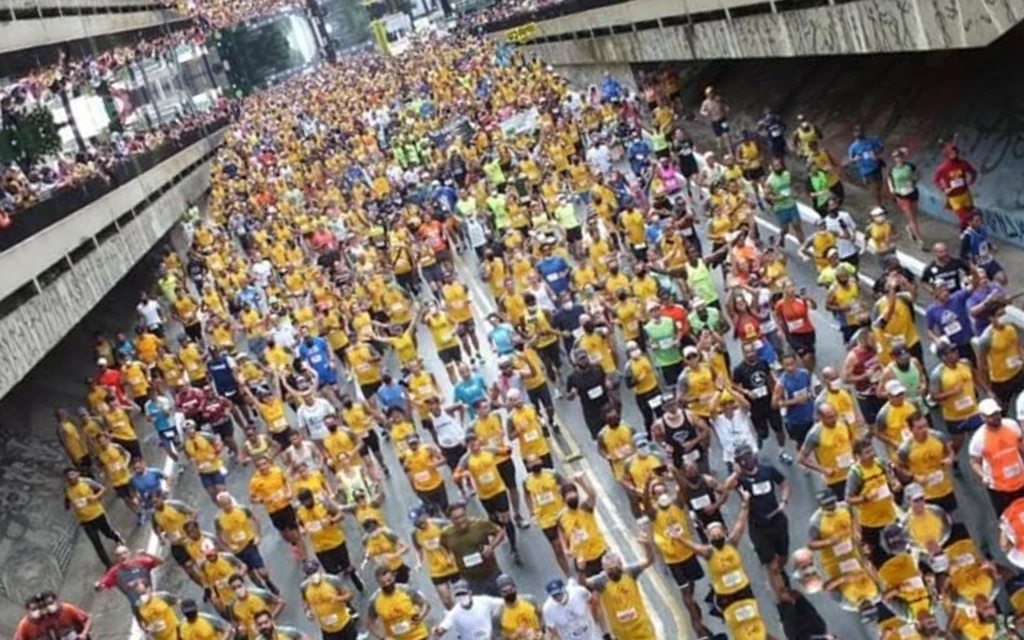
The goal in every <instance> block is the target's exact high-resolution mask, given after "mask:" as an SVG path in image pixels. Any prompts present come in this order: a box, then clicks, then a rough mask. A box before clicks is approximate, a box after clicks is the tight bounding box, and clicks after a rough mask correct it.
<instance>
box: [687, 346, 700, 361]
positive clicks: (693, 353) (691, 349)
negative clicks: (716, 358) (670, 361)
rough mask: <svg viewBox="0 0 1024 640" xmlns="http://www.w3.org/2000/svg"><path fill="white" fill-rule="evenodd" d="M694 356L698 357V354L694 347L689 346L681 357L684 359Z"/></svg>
mask: <svg viewBox="0 0 1024 640" xmlns="http://www.w3.org/2000/svg"><path fill="white" fill-rule="evenodd" d="M696 355H700V352H699V351H697V347H694V346H692V345H691V346H688V347H686V348H685V349H683V357H684V358H689V357H690V356H696Z"/></svg>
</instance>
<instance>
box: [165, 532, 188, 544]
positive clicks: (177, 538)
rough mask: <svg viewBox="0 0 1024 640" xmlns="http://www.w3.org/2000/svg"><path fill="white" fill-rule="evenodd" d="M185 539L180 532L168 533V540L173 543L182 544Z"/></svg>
mask: <svg viewBox="0 0 1024 640" xmlns="http://www.w3.org/2000/svg"><path fill="white" fill-rule="evenodd" d="M184 537H185V536H183V535H182V533H181V532H180V531H169V532H168V533H167V539H168V540H170V541H171V542H181V540H182V538H184Z"/></svg>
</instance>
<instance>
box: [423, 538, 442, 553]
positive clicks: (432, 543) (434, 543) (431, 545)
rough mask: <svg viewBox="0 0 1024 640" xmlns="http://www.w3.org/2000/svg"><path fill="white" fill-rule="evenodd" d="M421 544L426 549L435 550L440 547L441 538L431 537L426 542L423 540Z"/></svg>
mask: <svg viewBox="0 0 1024 640" xmlns="http://www.w3.org/2000/svg"><path fill="white" fill-rule="evenodd" d="M423 546H424V547H426V548H427V549H430V550H431V551H435V550H437V549H440V548H441V539H440V538H431V539H430V540H427V541H426V542H424V543H423Z"/></svg>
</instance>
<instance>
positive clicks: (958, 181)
mask: <svg viewBox="0 0 1024 640" xmlns="http://www.w3.org/2000/svg"><path fill="white" fill-rule="evenodd" d="M966 184H967V181H966V180H964V179H963V178H953V179H952V180H950V181H949V188H950V189H962V188H963V187H964V186H965V185H966Z"/></svg>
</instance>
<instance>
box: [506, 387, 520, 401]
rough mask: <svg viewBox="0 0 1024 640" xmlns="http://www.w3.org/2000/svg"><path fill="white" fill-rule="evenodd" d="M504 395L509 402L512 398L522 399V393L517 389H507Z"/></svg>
mask: <svg viewBox="0 0 1024 640" xmlns="http://www.w3.org/2000/svg"><path fill="white" fill-rule="evenodd" d="M506 397H507V398H508V400H509V402H511V401H513V400H522V398H523V394H521V393H520V392H519V389H509V390H508V393H507V394H506Z"/></svg>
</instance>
